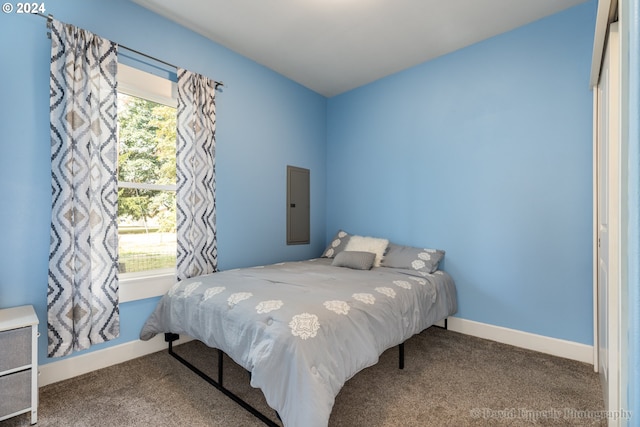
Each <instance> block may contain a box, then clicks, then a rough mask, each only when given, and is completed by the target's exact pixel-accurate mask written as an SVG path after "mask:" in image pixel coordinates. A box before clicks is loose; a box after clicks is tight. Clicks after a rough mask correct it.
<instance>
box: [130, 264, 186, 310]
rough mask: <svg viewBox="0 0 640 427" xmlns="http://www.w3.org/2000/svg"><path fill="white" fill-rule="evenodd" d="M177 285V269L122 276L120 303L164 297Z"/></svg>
mask: <svg viewBox="0 0 640 427" xmlns="http://www.w3.org/2000/svg"><path fill="white" fill-rule="evenodd" d="M175 283H176V271H175V269H172V268H169V269H163V270H155V271H145V272H143V273H125V274H121V275H120V302H121V303H123V302H129V301H137V300H141V299H145V298H153V297H158V296H162V295H164V294H165V293H167V291H168V290H169V289H170V288H171V286H173V285H174V284H175Z"/></svg>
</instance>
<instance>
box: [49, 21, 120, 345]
mask: <svg viewBox="0 0 640 427" xmlns="http://www.w3.org/2000/svg"><path fill="white" fill-rule="evenodd" d="M50 27H51V74H50V93H51V95H50V114H51V118H50V120H51V185H52V189H51V190H52V214H51V247H50V253H49V288H48V295H47V309H48V339H49V348H48V354H49V357H58V356H64V355H68V354H71V353H72V352H73V351H74V350H82V349H86V348H89V347H90V346H91V345H93V344H97V343H101V342H104V341H108V340H111V339H113V338H116V337H117V336H118V335H119V333H120V320H119V309H118V243H117V237H118V231H117V218H118V217H117V206H118V205H117V203H118V202H117V197H118V189H117V179H116V167H117V103H116V69H117V45H116V44H115V43H112V42H110V41H108V40H105V39H102V38H100V37H98V36H96V35H94V34H92V33H90V32H88V31H85V30H82V29H79V28H76V27H74V26H72V25H68V24H63V23H61V22H59V21H56V20H53V21H52V22H51V25H50Z"/></svg>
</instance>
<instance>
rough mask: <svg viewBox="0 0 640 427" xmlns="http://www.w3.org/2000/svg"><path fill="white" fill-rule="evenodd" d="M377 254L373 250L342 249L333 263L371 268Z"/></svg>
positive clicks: (364, 268)
mask: <svg viewBox="0 0 640 427" xmlns="http://www.w3.org/2000/svg"><path fill="white" fill-rule="evenodd" d="M375 259H376V254H374V253H373V252H359V251H342V252H340V253H339V254H338V255H336V257H335V258H334V259H333V262H332V263H331V265H333V266H335V267H347V268H352V269H354V270H371V267H373V261H374V260H375Z"/></svg>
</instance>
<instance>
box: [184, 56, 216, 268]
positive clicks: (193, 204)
mask: <svg viewBox="0 0 640 427" xmlns="http://www.w3.org/2000/svg"><path fill="white" fill-rule="evenodd" d="M215 85H216V84H215V82H214V81H213V80H210V79H208V78H207V77H204V76H201V75H199V74H195V73H192V72H190V71H187V70H184V69H181V68H178V111H177V115H178V117H177V127H178V129H177V138H178V141H177V154H176V156H177V158H176V174H177V176H176V205H177V212H176V216H177V218H176V221H177V222H176V223H177V227H176V228H177V230H176V232H177V243H178V252H177V271H176V275H177V278H178V280H183V279H186V278H188V277H194V276H199V275H202V274H208V273H213V272H215V271H217V268H218V249H217V241H216V200H215V191H216V180H215V147H216V140H215V131H216V105H215Z"/></svg>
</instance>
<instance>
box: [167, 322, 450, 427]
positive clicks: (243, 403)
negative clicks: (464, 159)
mask: <svg viewBox="0 0 640 427" xmlns="http://www.w3.org/2000/svg"><path fill="white" fill-rule="evenodd" d="M433 326H435V327H437V328H443V329H447V319H444V327H442V326H438V325H433ZM179 338H180V336H179V335H178V334H173V333H165V334H164V340H165V341H166V342H167V343H168V345H169V348H168V351H169V354H170V355H171V356H172V357H174V358H175V359H176V360H178V361H179V362H180V363H182V364H183V365H184V366H186V367H187V368H189V369H190V370H191V371H193V372H195V373H196V374H197V375H198V376H199V377H200V378H202V379H203V380H205V381H206V382H208V383H209V384H211V385H212V386H214V387H215V388H217V389H218V390H220V391H221V392H222V393H224V395H225V396H227V397H228V398H230V399H231V400H233V401H234V402H236V403H237V404H238V405H240V406H241V407H243V408H244V409H245V410H247V411H248V412H250V413H251V414H252V415H254V416H255V417H256V418H258V419H259V420H260V421H262V422H263V423H265V424H266V425H268V426H269V427H280V425H279V424H277V423H276V422H275V421H273V420H271V418H269V417H267V416H266V415H265V414H263V413H262V412H260V411H259V410H257V409H256V408H254V407H253V406H251V404H249V403H248V402H246V401H245V400H243V399H242V398H241V397H239V396H238V395H236V394H234V393H233V392H232V391H231V390H229V389H228V388H226V387H225V386H224V383H223V376H224V375H223V373H224V367H223V359H224V357H223V356H224V352H223V351H222V350H220V349H216V350H217V351H218V379H217V380H215V379H213V378H211V377H210V376H209V375H207V374H205V373H204V372H202V371H201V370H200V369H198V368H197V367H196V366H194V365H193V364H191V363H190V362H189V361H187V360H186V359H184V358H183V357H182V356H180V355H179V354H177V353H176V352H174V351H173V342H174V341H177V340H178V339H179ZM398 369H404V343H400V344H398ZM249 375H251V372H249ZM275 413H276V417H278V419H279V420H280V415H278V411H275Z"/></svg>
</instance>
